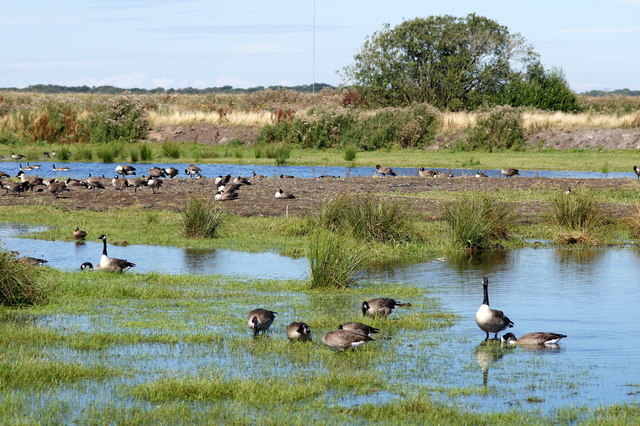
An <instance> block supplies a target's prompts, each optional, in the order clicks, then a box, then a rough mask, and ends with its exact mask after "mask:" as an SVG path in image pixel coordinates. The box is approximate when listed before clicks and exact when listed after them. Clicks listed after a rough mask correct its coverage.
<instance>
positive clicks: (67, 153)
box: [57, 146, 71, 161]
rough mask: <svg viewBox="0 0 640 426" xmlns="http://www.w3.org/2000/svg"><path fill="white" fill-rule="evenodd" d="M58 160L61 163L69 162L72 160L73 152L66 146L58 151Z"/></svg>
mask: <svg viewBox="0 0 640 426" xmlns="http://www.w3.org/2000/svg"><path fill="white" fill-rule="evenodd" d="M57 157H58V159H59V160H61V161H67V160H69V159H70V158H71V150H70V149H69V148H67V147H65V146H63V147H62V148H60V149H59V150H58V156H57Z"/></svg>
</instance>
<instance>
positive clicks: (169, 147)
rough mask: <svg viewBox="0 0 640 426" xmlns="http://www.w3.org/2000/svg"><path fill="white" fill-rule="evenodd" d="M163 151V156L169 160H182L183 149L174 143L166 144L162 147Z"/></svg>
mask: <svg viewBox="0 0 640 426" xmlns="http://www.w3.org/2000/svg"><path fill="white" fill-rule="evenodd" d="M160 147H161V149H162V155H164V156H165V157H169V158H180V154H181V153H182V152H181V149H180V145H179V144H177V143H173V142H165V143H163V144H162V145H160Z"/></svg>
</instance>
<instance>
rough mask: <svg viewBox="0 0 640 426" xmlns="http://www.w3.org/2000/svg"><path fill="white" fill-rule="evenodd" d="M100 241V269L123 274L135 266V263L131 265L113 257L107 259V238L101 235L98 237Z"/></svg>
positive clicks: (126, 261)
mask: <svg viewBox="0 0 640 426" xmlns="http://www.w3.org/2000/svg"><path fill="white" fill-rule="evenodd" d="M98 239H99V240H102V256H100V264H99V266H100V268H101V269H105V270H108V271H113V272H123V271H126V270H127V269H129V268H133V267H134V266H136V264H135V263H131V262H129V261H128V260H125V259H117V258H115V257H109V256H108V255H107V237H106V236H105V235H104V234H102V235H100V236H99V237H98Z"/></svg>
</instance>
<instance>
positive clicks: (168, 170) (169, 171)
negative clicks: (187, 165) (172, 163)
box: [164, 167, 178, 179]
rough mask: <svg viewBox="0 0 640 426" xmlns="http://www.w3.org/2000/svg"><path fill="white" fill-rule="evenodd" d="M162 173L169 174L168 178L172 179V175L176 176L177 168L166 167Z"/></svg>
mask: <svg viewBox="0 0 640 426" xmlns="http://www.w3.org/2000/svg"><path fill="white" fill-rule="evenodd" d="M164 174H165V175H167V176H169V178H170V179H173V178H174V177H176V176H178V169H176V168H175V167H167V168H165V169H164Z"/></svg>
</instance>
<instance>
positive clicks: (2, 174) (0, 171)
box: [0, 170, 11, 178]
mask: <svg viewBox="0 0 640 426" xmlns="http://www.w3.org/2000/svg"><path fill="white" fill-rule="evenodd" d="M3 177H11V176H9V175H8V174H6V173H5V172H3V171H2V170H0V178H3Z"/></svg>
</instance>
